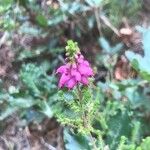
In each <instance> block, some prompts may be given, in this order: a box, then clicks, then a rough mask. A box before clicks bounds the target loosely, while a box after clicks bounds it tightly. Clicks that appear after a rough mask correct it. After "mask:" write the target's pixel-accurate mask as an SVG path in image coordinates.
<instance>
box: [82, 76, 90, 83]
mask: <svg viewBox="0 0 150 150" xmlns="http://www.w3.org/2000/svg"><path fill="white" fill-rule="evenodd" d="M81 83H83V84H84V85H88V84H89V80H88V78H87V77H85V76H82V78H81Z"/></svg>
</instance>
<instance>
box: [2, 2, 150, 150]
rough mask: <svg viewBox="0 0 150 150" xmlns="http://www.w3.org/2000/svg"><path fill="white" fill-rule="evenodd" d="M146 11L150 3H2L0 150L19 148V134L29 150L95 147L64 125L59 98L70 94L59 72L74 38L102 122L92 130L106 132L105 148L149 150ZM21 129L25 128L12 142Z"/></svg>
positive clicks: (149, 14) (63, 108)
mask: <svg viewBox="0 0 150 150" xmlns="http://www.w3.org/2000/svg"><path fill="white" fill-rule="evenodd" d="M148 6H150V3H149V1H147V0H143V1H141V0H120V1H119V0H0V79H1V80H0V89H1V90H0V105H1V107H0V126H1V129H0V130H1V132H0V133H1V136H0V137H1V138H0V145H1V147H2V148H1V149H2V150H3V149H4V150H5V149H8V148H14V149H15V146H16V143H17V142H16V141H19V138H20V135H19V134H20V132H21V134H23V135H24V139H25V141H26V143H27V144H26V147H27V150H28V149H34V148H35V149H36V150H41V149H52V150H53V149H58V150H61V149H67V150H88V149H91V148H90V146H87V143H88V140H89V139H88V137H85V136H84V135H78V134H76V132H73V131H72V130H71V129H70V128H68V127H66V126H65V125H64V128H62V126H61V125H60V124H61V122H62V124H63V123H64V122H63V121H64V120H63V119H62V118H61V117H62V116H61V117H60V114H61V113H62V114H63V112H65V111H66V112H65V113H68V114H69V112H67V110H66V106H65V104H64V105H63V104H62V103H60V102H59V101H58V99H59V97H60V96H61V98H62V96H63V98H64V99H65V100H66V101H68V100H70V99H71V98H72V95H71V94H70V93H68V94H64V93H61V92H58V88H57V78H56V74H55V71H56V68H57V67H58V66H59V65H60V64H63V63H64V62H65V46H66V42H67V40H69V39H72V40H74V41H77V42H78V45H79V47H80V49H81V52H82V53H83V55H84V56H85V57H86V58H87V59H88V60H89V61H90V63H91V64H92V67H93V68H94V70H95V81H94V85H95V87H96V90H97V91H98V92H97V93H98V94H97V93H96V94H97V95H96V96H97V99H98V100H99V104H98V105H99V112H100V117H99V116H98V117H97V119H96V120H95V122H94V124H93V126H94V127H95V128H96V129H98V130H100V131H102V132H103V133H102V139H103V142H104V147H103V149H105V150H116V149H117V150H149V149H150V130H149V127H150V97H149V96H150V84H149V81H150V66H149V56H150V52H149V51H150V44H149V39H150V29H148V27H149V25H150V20H149V17H150V9H149V7H148ZM56 120H57V121H58V122H59V123H58V122H57V121H56ZM10 125H11V128H10V127H9V126H10ZM16 128H17V129H18V128H19V129H22V130H21V131H18V132H19V134H18V133H16V134H15V138H14V137H10V134H8V131H9V132H12V131H13V130H15V129H16ZM26 130H28V131H26ZM22 132H23V133H22ZM27 133H28V134H29V133H30V136H29V135H28V134H27ZM53 135H56V136H55V137H54V139H53V137H52V136H53ZM10 139H11V140H10ZM12 139H13V140H12ZM7 140H8V141H9V144H8V142H6V143H5V141H7ZM39 140H40V142H38V141H39ZM12 141H13V142H12ZM14 141H15V142H14ZM54 141H55V142H54ZM4 143H5V147H4ZM31 143H32V144H31ZM37 143H38V144H37ZM56 143H57V144H56ZM17 144H18V143H17ZM22 149H23V148H20V147H19V146H18V150H22Z"/></svg>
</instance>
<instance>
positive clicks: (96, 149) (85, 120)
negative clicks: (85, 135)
mask: <svg viewBox="0 0 150 150" xmlns="http://www.w3.org/2000/svg"><path fill="white" fill-rule="evenodd" d="M77 91H78V96H79V103H80V107H81V111H82V119H83V127H84V128H86V129H89V130H90V131H89V137H90V140H91V143H92V145H93V150H99V149H98V148H97V146H96V143H95V139H94V138H93V136H92V134H91V132H92V131H91V125H90V124H89V121H88V120H89V119H88V118H89V117H88V114H87V113H86V112H85V110H84V107H83V96H82V91H81V89H80V87H79V85H78V86H77Z"/></svg>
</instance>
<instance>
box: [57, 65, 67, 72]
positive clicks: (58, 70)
mask: <svg viewBox="0 0 150 150" xmlns="http://www.w3.org/2000/svg"><path fill="white" fill-rule="evenodd" d="M66 71H67V66H66V65H63V66H60V67H59V68H58V69H57V70H56V73H65V72H66Z"/></svg>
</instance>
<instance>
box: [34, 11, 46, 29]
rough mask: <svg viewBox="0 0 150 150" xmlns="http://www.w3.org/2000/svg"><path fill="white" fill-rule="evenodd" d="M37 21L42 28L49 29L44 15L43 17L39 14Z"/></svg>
mask: <svg viewBox="0 0 150 150" xmlns="http://www.w3.org/2000/svg"><path fill="white" fill-rule="evenodd" d="M36 21H37V22H38V24H39V25H41V26H44V27H47V25H48V23H47V19H46V18H45V17H44V16H43V15H41V14H39V15H37V16H36Z"/></svg>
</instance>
